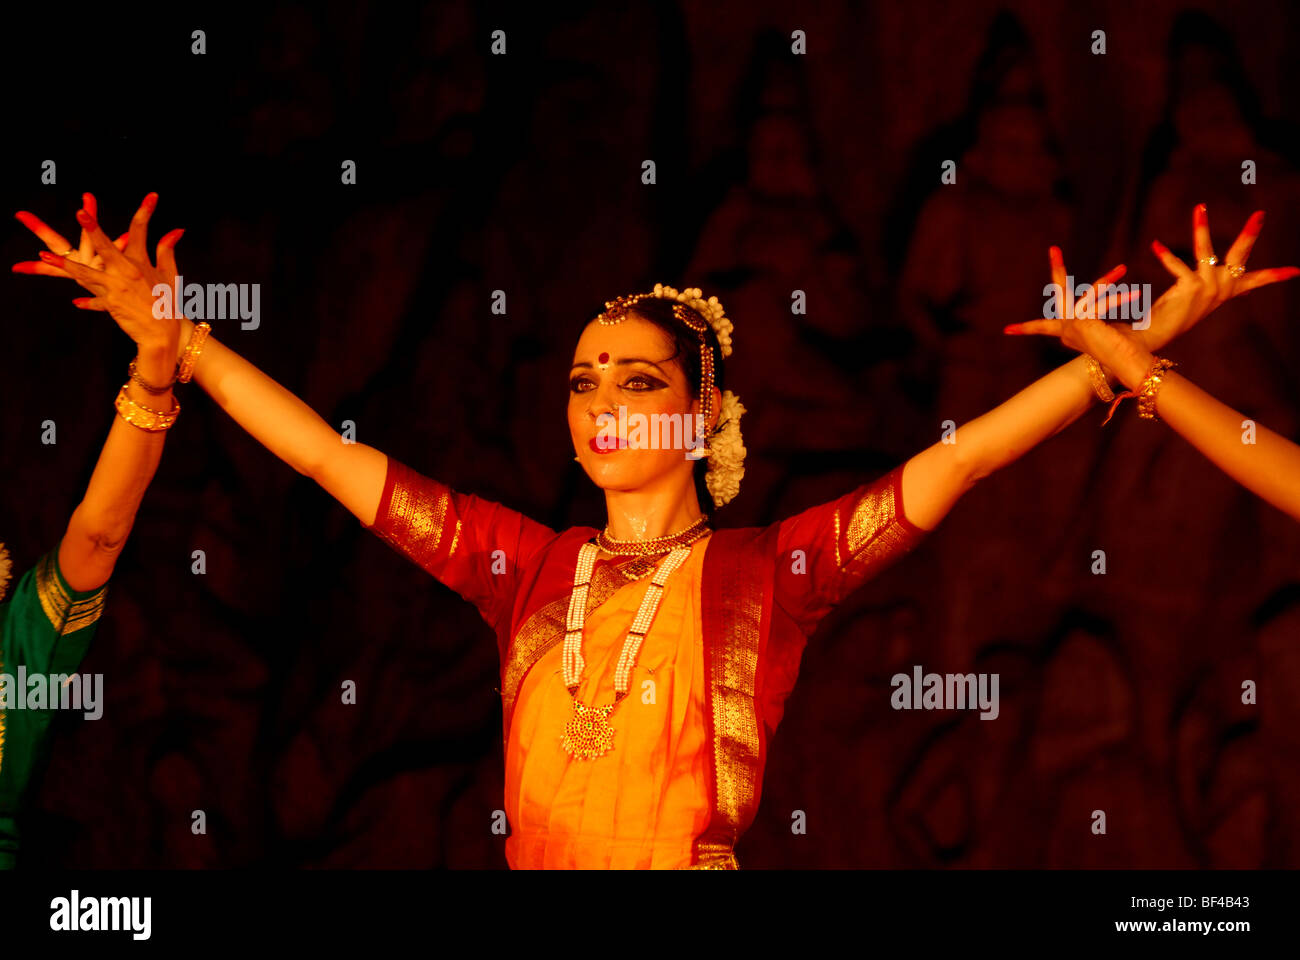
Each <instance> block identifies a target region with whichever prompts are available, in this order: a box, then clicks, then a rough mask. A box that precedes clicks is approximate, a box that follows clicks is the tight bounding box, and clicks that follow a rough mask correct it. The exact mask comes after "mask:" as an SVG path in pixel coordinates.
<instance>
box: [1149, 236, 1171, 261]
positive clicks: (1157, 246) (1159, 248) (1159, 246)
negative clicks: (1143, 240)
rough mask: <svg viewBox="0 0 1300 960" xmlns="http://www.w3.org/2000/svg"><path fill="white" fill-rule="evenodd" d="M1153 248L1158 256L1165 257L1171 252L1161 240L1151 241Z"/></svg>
mask: <svg viewBox="0 0 1300 960" xmlns="http://www.w3.org/2000/svg"><path fill="white" fill-rule="evenodd" d="M1151 249H1152V251H1153V252H1154V253H1155V255H1156V256H1157V257H1163V256H1164V255H1165V254H1166V253H1168V252H1169V249H1168V248H1167V247H1166V246H1165V245H1164V244H1163V243H1161V242H1160V241H1159V240H1152V241H1151Z"/></svg>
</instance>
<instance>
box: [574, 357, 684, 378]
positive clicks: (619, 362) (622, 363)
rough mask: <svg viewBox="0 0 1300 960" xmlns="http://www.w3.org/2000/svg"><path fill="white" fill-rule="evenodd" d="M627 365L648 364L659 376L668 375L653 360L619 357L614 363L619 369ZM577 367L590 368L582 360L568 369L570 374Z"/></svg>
mask: <svg viewBox="0 0 1300 960" xmlns="http://www.w3.org/2000/svg"><path fill="white" fill-rule="evenodd" d="M629 363H645V364H649V365H650V366H652V367H654V368H655V369H656V370H658V371H659V372H660V373H661V374H663V375H664V376H665V377H666V376H668V374H667V373H666V372H664V368H663V367H661V366H659V364H657V363H655V362H654V361H653V360H647V359H645V358H644V357H619V358H618V359H616V360H615V361H614V364H615V366H620V367H621V366H625V365H627V364H629ZM579 367H581V368H583V369H587V370H590V369H591V368H592V366H591V364H590V363H588V362H587V361H586V360H583V361H582V362H581V363H575V364H574V365H573V366H572V367H570V368H569V370H570V372H572V371H574V370H577V369H578V368H579Z"/></svg>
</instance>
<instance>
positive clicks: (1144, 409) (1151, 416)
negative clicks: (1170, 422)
mask: <svg viewBox="0 0 1300 960" xmlns="http://www.w3.org/2000/svg"><path fill="white" fill-rule="evenodd" d="M1175 366H1177V364H1175V363H1174V362H1173V361H1172V360H1164V359H1162V358H1160V357H1156V362H1155V363H1153V364H1151V369H1150V370H1149V371H1147V375H1146V379H1145V380H1143V381H1142V386H1141V387H1139V388H1138V391H1137V396H1138V416H1140V417H1141V418H1142V419H1143V420H1159V419H1160V418H1159V417H1158V416H1157V415H1156V394H1157V393H1159V392H1160V384H1161V383H1162V382H1163V380H1164V377H1165V373H1167V372H1168V371H1169V370H1170V369H1171V368H1172V367H1175Z"/></svg>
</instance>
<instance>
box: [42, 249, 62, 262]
mask: <svg viewBox="0 0 1300 960" xmlns="http://www.w3.org/2000/svg"><path fill="white" fill-rule="evenodd" d="M41 259H42V260H44V261H45V262H46V263H52V264H55V265H56V266H57V265H59V264H61V263H63V258H62V257H59V256H55V255H54V254H52V253H50V251H48V250H42V251H41Z"/></svg>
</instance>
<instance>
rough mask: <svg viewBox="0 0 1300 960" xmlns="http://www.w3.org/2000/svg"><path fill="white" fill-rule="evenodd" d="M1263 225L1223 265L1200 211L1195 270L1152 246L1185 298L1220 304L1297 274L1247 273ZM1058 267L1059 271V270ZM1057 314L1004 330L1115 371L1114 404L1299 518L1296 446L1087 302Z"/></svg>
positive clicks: (1257, 222)
mask: <svg viewBox="0 0 1300 960" xmlns="http://www.w3.org/2000/svg"><path fill="white" fill-rule="evenodd" d="M1263 220H1264V214H1263V212H1262V211H1260V212H1257V213H1255V214H1254V215H1253V216H1252V217H1251V219H1250V220H1249V221H1248V222H1247V224H1246V229H1245V230H1243V231H1242V234H1241V236H1239V237H1238V238H1237V240H1236V242H1235V243H1234V244H1233V245H1232V247H1231V249H1229V250H1228V255H1227V257H1225V258H1224V260H1223V262H1220V261H1219V259H1218V257H1217V256H1215V254H1214V248H1213V246H1212V244H1211V242H1210V228H1209V222H1208V218H1207V217H1206V213H1205V207H1204V205H1202V206H1199V207H1197V209H1196V223H1195V227H1194V235H1195V242H1196V246H1195V252H1196V258H1197V264H1196V269H1195V270H1193V269H1191V268H1190V267H1189V266H1187V264H1185V263H1183V262H1182V261H1181V260H1179V259H1178V258H1177V257H1175V256H1174V255H1173V253H1171V252H1170V251H1169V249H1168V248H1167V247H1165V246H1163V245H1162V244H1160V243H1159V242H1157V243H1156V244H1155V245H1154V247H1153V249H1154V250H1155V253H1156V256H1157V257H1159V259H1160V262H1161V263H1162V264H1164V266H1165V269H1167V270H1168V271H1169V272H1170V273H1171V274H1173V276H1174V279H1175V281H1176V283H1175V286H1176V287H1182V288H1184V291H1185V294H1184V295H1185V296H1187V297H1190V298H1192V299H1201V300H1206V301H1209V302H1213V301H1215V300H1225V299H1228V298H1230V297H1234V296H1236V295H1237V294H1239V293H1244V292H1246V291H1247V290H1250V289H1253V288H1254V287H1257V286H1260V285H1261V284H1264V283H1269V282H1272V280H1275V279H1286V275H1288V274H1289V275H1291V276H1294V274H1291V273H1289V271H1290V270H1292V269H1294V268H1284V269H1283V270H1275V271H1270V270H1261V271H1256V272H1255V273H1247V272H1246V259H1247V258H1248V257H1249V256H1250V251H1251V248H1252V247H1253V246H1254V244H1255V238H1256V237H1257V236H1258V235H1259V228H1260V226H1261V225H1262V224H1263ZM1061 270H1062V272H1064V266H1062V267H1061ZM1279 275H1280V276H1279ZM1059 312H1060V314H1061V316H1060V318H1059V319H1044V320H1032V321H1029V322H1027V323H1019V324H1011V325H1009V326H1008V327H1007V328H1006V332H1007V333H1010V334H1026V333H1034V334H1048V335H1051V336H1055V337H1060V338H1061V342H1062V343H1064V344H1065V345H1066V346H1067V347H1071V348H1073V349H1075V350H1078V351H1080V352H1081V353H1084V354H1087V355H1089V356H1091V357H1092V358H1093V359H1095V360H1096V361H1097V362H1098V363H1100V364H1101V365H1102V367H1104V368H1107V369H1109V370H1112V371H1114V373H1115V374H1116V376H1118V377H1119V379H1120V381H1121V382H1123V383H1124V385H1125V386H1127V387H1128V388H1129V389H1128V392H1127V393H1123V394H1120V396H1119V397H1118V398H1116V399H1114V400H1112V401H1111V402H1112V403H1116V404H1117V403H1119V402H1120V400H1122V399H1123V398H1125V397H1129V396H1132V397H1136V398H1137V402H1138V413H1139V416H1141V417H1142V418H1143V419H1146V420H1164V421H1165V422H1166V423H1168V424H1169V426H1170V427H1172V428H1173V429H1174V430H1176V431H1177V432H1178V433H1180V434H1182V435H1183V436H1184V437H1185V438H1186V439H1187V440H1188V441H1189V442H1190V443H1191V444H1192V445H1193V446H1194V447H1196V449H1198V450H1200V451H1201V453H1203V454H1205V456H1206V457H1208V458H1209V459H1210V460H1211V461H1212V462H1213V463H1214V464H1215V465H1216V466H1217V467H1219V469H1221V470H1222V471H1223V472H1224V473H1226V474H1228V476H1230V477H1232V478H1233V479H1234V480H1236V481H1237V482H1238V483H1240V484H1241V485H1242V486H1243V487H1245V488H1246V489H1248V490H1250V491H1252V492H1253V493H1255V494H1257V495H1258V496H1260V497H1262V498H1263V499H1264V500H1267V501H1268V502H1269V503H1271V504H1272V505H1273V506H1275V507H1277V508H1278V509H1279V510H1282V511H1284V512H1285V513H1288V514H1290V515H1291V516H1292V517H1293V518H1294V519H1296V520H1300V446H1297V445H1296V444H1295V443H1292V442H1291V441H1290V440H1288V439H1287V438H1286V437H1283V436H1281V435H1280V434H1278V433H1275V432H1274V431H1272V430H1270V429H1268V427H1266V426H1264V425H1263V424H1256V423H1255V422H1254V421H1252V420H1249V419H1248V418H1246V417H1245V416H1244V415H1243V414H1241V413H1238V412H1237V411H1236V410H1234V409H1232V408H1231V407H1229V406H1227V405H1226V404H1224V403H1221V402H1220V401H1219V400H1217V399H1215V398H1214V397H1212V396H1210V394H1208V393H1206V392H1205V391H1204V390H1202V389H1201V388H1200V387H1198V386H1196V384H1194V383H1193V382H1192V381H1191V380H1189V379H1188V378H1187V377H1184V376H1183V375H1181V374H1178V373H1174V372H1173V369H1172V368H1173V367H1175V366H1177V365H1176V364H1175V363H1173V362H1172V361H1170V360H1166V359H1164V358H1161V357H1156V356H1154V355H1153V354H1152V353H1151V351H1150V350H1149V349H1147V348H1146V347H1144V346H1143V345H1142V343H1141V342H1140V341H1138V340H1136V339H1135V338H1133V337H1128V336H1125V334H1124V332H1122V330H1121V329H1118V328H1116V327H1115V326H1113V325H1111V324H1108V323H1105V322H1104V321H1102V320H1101V319H1100V318H1099V317H1098V316H1097V315H1096V313H1097V311H1096V310H1094V309H1091V307H1090V305H1087V304H1085V305H1083V308H1082V309H1070V308H1068V307H1067V309H1065V310H1063V311H1059Z"/></svg>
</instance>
